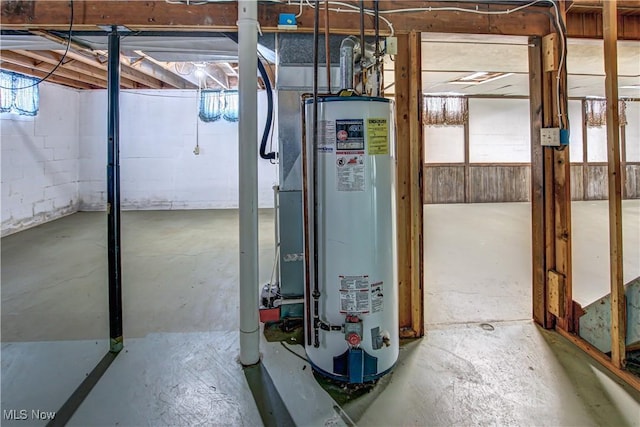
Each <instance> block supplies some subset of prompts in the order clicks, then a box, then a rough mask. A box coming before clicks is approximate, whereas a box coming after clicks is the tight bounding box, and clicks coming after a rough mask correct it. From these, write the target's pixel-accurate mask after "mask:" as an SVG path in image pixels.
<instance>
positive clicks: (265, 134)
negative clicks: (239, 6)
mask: <svg viewBox="0 0 640 427" xmlns="http://www.w3.org/2000/svg"><path fill="white" fill-rule="evenodd" d="M224 35H225V36H227V37H228V38H229V39H231V40H233V41H234V42H236V43H238V35H237V34H236V33H224ZM258 71H260V77H262V81H263V82H264V87H265V90H266V91H267V121H266V123H265V124H264V130H263V131H262V140H261V141H260V157H261V158H263V159H265V160H273V159H275V158H276V153H275V152H274V151H272V152H270V153H267V141H268V140H269V133H270V132H271V124H272V123H273V88H272V87H271V81H269V75H268V74H267V70H266V69H265V68H264V64H262V61H260V58H258Z"/></svg>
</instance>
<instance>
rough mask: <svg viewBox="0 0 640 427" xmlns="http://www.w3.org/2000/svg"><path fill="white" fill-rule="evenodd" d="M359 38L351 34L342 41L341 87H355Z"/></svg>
mask: <svg viewBox="0 0 640 427" xmlns="http://www.w3.org/2000/svg"><path fill="white" fill-rule="evenodd" d="M357 45H358V39H356V38H355V37H353V36H349V37H347V38H345V39H343V40H342V42H341V43H340V89H341V90H343V89H344V90H352V89H353V62H354V55H355V48H356V46H357Z"/></svg>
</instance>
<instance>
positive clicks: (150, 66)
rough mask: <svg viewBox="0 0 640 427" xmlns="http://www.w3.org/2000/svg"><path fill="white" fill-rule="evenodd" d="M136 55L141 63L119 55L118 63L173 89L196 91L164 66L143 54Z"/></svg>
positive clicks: (191, 85)
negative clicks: (140, 59)
mask: <svg viewBox="0 0 640 427" xmlns="http://www.w3.org/2000/svg"><path fill="white" fill-rule="evenodd" d="M136 54H138V55H140V56H141V57H142V58H143V59H142V61H136V62H134V63H132V62H131V61H130V60H129V58H126V57H123V55H121V57H120V61H121V63H122V64H123V65H126V67H129V68H132V69H135V70H138V71H140V72H141V73H143V74H146V75H147V76H149V77H152V78H154V79H156V80H159V81H160V82H163V83H165V84H166V85H167V86H170V87H173V88H175V89H197V88H198V87H197V86H196V85H195V84H193V83H191V82H190V81H188V80H187V79H185V78H184V77H182V76H181V75H179V74H178V73H176V72H175V71H174V70H172V69H170V68H169V67H168V66H167V65H166V64H163V63H162V62H160V61H156V60H155V59H153V58H152V57H150V56H148V55H146V54H145V53H144V52H142V51H139V50H137V51H136Z"/></svg>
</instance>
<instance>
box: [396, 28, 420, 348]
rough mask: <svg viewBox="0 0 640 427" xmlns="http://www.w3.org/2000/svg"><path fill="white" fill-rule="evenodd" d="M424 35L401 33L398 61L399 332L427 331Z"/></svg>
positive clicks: (416, 334) (417, 333)
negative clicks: (425, 294)
mask: <svg viewBox="0 0 640 427" xmlns="http://www.w3.org/2000/svg"><path fill="white" fill-rule="evenodd" d="M420 57H421V53H420V34H419V33H411V34H400V35H398V55H397V56H396V62H395V82H396V91H395V92H396V117H397V123H396V129H397V132H398V135H397V137H398V140H397V144H396V145H397V153H396V174H397V180H396V185H397V193H396V194H397V196H396V197H397V201H396V203H397V215H396V217H397V247H398V295H399V308H400V333H401V336H402V337H404V338H410V337H420V336H422V335H423V334H424V314H423V313H424V309H423V306H424V293H423V281H424V279H423V273H422V263H423V262H422V210H423V205H422V183H421V179H422V168H423V159H422V145H423V143H422V124H421V119H420V112H421V111H422V110H421V109H420V105H421V100H422V91H421V86H420V75H421V73H420V61H416V60H414V59H415V58H420Z"/></svg>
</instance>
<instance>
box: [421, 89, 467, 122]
mask: <svg viewBox="0 0 640 427" xmlns="http://www.w3.org/2000/svg"><path fill="white" fill-rule="evenodd" d="M468 120H469V106H468V103H467V98H466V97H464V96H431V95H425V96H424V99H423V102H422V122H423V124H424V125H426V126H464V124H465V123H467V121H468Z"/></svg>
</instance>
